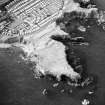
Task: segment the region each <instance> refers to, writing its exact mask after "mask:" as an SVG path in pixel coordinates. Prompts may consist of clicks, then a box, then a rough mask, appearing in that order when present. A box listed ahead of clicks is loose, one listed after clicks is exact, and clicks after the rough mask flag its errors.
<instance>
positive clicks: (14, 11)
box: [6, 0, 63, 35]
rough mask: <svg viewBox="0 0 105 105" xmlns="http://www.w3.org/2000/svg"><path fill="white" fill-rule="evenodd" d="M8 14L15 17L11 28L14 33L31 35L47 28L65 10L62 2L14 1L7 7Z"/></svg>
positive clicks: (55, 0) (48, 0) (60, 0)
mask: <svg viewBox="0 0 105 105" xmlns="http://www.w3.org/2000/svg"><path fill="white" fill-rule="evenodd" d="M6 8H7V10H8V12H9V13H10V14H11V15H12V16H13V17H15V22H14V24H13V25H12V26H11V29H12V30H13V29H14V30H13V31H17V30H19V31H20V34H22V35H24V34H29V33H31V32H33V31H37V30H39V29H40V28H43V27H45V25H47V24H48V23H49V22H51V21H53V19H54V18H56V16H57V15H58V12H59V11H60V10H61V9H62V8H63V1H62V0H14V1H13V2H11V3H10V4H8V5H7V6H6Z"/></svg>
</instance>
